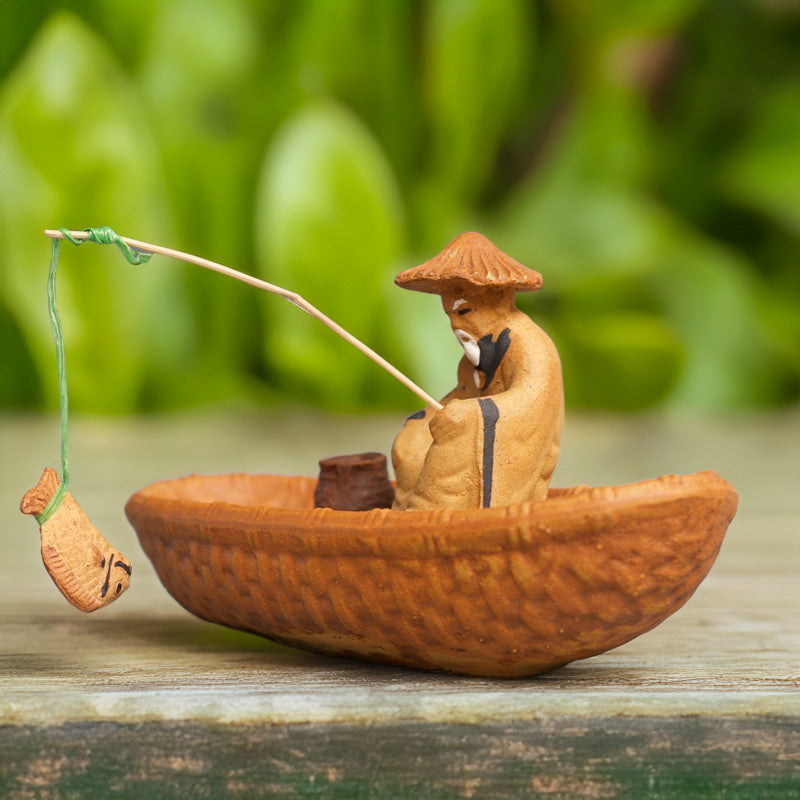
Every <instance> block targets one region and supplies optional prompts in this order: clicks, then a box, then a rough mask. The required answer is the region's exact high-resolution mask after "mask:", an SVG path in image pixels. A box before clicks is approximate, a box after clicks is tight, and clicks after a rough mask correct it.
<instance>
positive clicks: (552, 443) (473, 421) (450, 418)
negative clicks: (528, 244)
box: [392, 309, 564, 510]
mask: <svg viewBox="0 0 800 800" xmlns="http://www.w3.org/2000/svg"><path fill="white" fill-rule="evenodd" d="M501 325H502V326H503V327H502V328H501V329H499V330H496V331H494V332H493V334H492V335H491V336H490V337H484V338H485V339H486V338H489V339H490V340H491V341H489V343H488V344H489V346H490V348H491V346H494V347H495V353H496V356H497V357H498V358H499V360H498V358H496V359H495V360H496V361H497V363H492V360H491V358H489V359H488V362H489V365H488V366H486V365H484V364H483V358H482V359H481V365H482V366H486V369H487V371H486V372H484V371H482V370H479V369H477V368H476V367H474V366H473V365H472V363H471V362H470V361H469V360H468V359H467V358H466V356H465V357H464V358H462V359H461V362H460V363H459V366H458V385H457V386H456V388H455V389H453V391H451V392H450V393H449V394H448V395H447V396H446V397H445V398H444V399H443V400H442V403H443V405H444V408H443V409H442V410H441V411H436V410H435V409H433V408H431V407H430V406H429V407H428V408H426V409H425V410H424V412H418V413H417V414H412V416H411V417H409V418H408V420H407V421H406V423H405V425H404V426H403V428H402V430H401V431H400V433H398V435H397V437H396V438H395V440H394V446H393V447H392V463H393V465H394V469H395V475H396V477H397V491H396V496H395V502H394V506H393V508H394V509H396V510H414V509H430V508H462V509H463V508H481V507H484V508H488V507H497V506H507V505H511V504H513V503H522V502H526V501H537V500H543V499H544V498H545V497H546V496H547V489H548V485H549V483H550V477H551V475H552V474H553V470H554V469H555V466H556V461H557V460H558V451H559V445H560V440H561V425H562V421H563V417H564V390H563V383H562V377H561V362H560V360H559V357H558V352H557V351H556V348H555V345H554V344H553V342H552V341H551V340H550V338H549V337H548V336H547V334H546V333H545V332H544V331H543V330H542V329H541V328H540V327H539V326H538V325H536V324H535V323H534V322H533V321H532V320H531V319H530V318H529V317H527V316H526V315H525V314H523V313H522V312H520V311H518V310H516V309H515V310H514V311H513V312H510V313H508V314H506V315H504V317H503V320H502V322H501ZM492 372H493V374H491V373H492Z"/></svg>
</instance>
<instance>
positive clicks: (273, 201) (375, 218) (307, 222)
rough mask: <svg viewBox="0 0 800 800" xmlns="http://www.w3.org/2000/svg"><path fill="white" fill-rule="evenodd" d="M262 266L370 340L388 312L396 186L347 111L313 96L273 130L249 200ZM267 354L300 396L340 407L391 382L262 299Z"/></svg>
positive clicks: (397, 237) (312, 326) (299, 316)
mask: <svg viewBox="0 0 800 800" xmlns="http://www.w3.org/2000/svg"><path fill="white" fill-rule="evenodd" d="M256 219H257V230H256V243H257V251H258V254H259V263H260V267H261V268H260V274H261V275H262V277H264V278H265V279H266V280H268V281H271V282H273V283H277V284H279V285H281V286H283V287H284V288H287V289H291V290H293V291H297V292H299V293H300V294H301V295H303V296H304V297H305V298H306V299H307V300H308V301H309V302H310V303H312V305H315V306H317V307H318V308H319V309H320V310H321V311H322V312H323V313H325V314H327V315H328V316H329V317H331V318H332V319H333V320H335V321H336V322H337V323H339V324H340V325H341V326H342V327H344V328H345V329H347V330H348V331H350V332H351V333H352V334H353V335H355V336H356V337H358V338H360V339H362V341H364V342H366V343H368V344H370V345H372V344H373V343H374V342H375V339H376V337H375V334H376V331H377V330H378V329H379V327H380V324H381V321H382V319H383V318H384V315H385V309H384V308H383V304H382V303H381V300H380V298H381V295H382V291H381V287H382V286H383V284H384V283H385V282H390V281H391V280H392V274H391V271H390V270H391V265H392V263H393V261H394V260H395V259H396V258H397V256H398V254H399V252H400V248H401V247H402V243H403V217H402V210H401V205H400V200H399V197H398V193H397V187H396V184H395V181H394V178H393V176H392V174H391V171H390V170H389V168H388V165H387V163H386V159H385V156H384V154H383V153H382V152H381V150H380V147H379V146H378V144H377V142H376V141H375V140H374V139H373V138H372V136H371V135H370V134H369V132H368V131H367V130H366V129H365V128H364V126H363V125H362V124H361V123H360V122H359V121H358V120H357V119H355V118H354V117H353V116H352V115H350V114H349V113H348V112H347V111H346V110H345V109H343V108H342V107H340V106H337V105H335V104H333V103H330V102H318V103H313V104H311V105H309V106H308V107H306V108H304V109H302V110H301V111H300V112H298V113H297V114H296V115H294V116H293V117H292V118H291V119H289V120H288V121H287V122H286V124H285V125H284V126H283V128H282V129H281V130H280V131H279V133H278V134H277V135H276V137H275V140H274V141H273V143H272V145H271V147H270V149H269V152H268V153H267V156H266V158H265V161H264V166H263V168H262V172H261V177H260V182H259V190H258V198H257V204H256ZM262 309H263V313H264V326H265V341H266V348H267V351H266V359H267V363H268V366H269V371H270V375H271V376H273V375H274V373H275V372H277V375H278V376H279V377H280V378H281V379H283V380H288V381H289V382H291V384H292V385H294V386H296V387H301V390H302V395H301V396H304V399H307V400H308V401H309V402H310V401H312V400H316V401H321V402H325V403H328V404H331V405H336V406H339V407H347V406H353V405H354V404H356V403H357V402H358V401H359V400H362V401H363V399H364V398H365V397H368V396H369V395H370V389H369V386H370V385H371V384H373V383H376V382H380V381H393V379H392V378H389V377H388V376H386V375H385V373H384V372H383V371H382V370H381V369H380V368H379V367H377V366H376V365H375V364H373V363H372V362H371V361H369V360H367V359H366V358H365V356H363V355H361V354H360V353H358V352H357V351H355V350H354V349H353V348H352V347H350V346H349V345H347V344H346V343H345V342H344V341H343V340H341V339H340V338H339V337H338V336H336V335H335V334H334V333H332V332H331V331H329V330H328V329H327V328H325V327H324V326H323V325H322V324H321V323H320V322H318V321H317V320H314V319H312V318H311V317H309V316H307V315H305V314H303V313H302V312H301V311H299V310H298V309H296V308H293V307H292V306H290V305H288V304H287V303H286V302H285V301H283V300H280V299H278V298H276V297H265V299H264V302H263V304H262Z"/></svg>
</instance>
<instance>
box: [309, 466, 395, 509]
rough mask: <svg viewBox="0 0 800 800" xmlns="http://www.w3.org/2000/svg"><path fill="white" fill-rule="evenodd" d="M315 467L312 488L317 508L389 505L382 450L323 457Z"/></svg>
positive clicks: (391, 491) (389, 490) (389, 488)
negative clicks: (314, 484)
mask: <svg viewBox="0 0 800 800" xmlns="http://www.w3.org/2000/svg"><path fill="white" fill-rule="evenodd" d="M319 468H320V471H319V481H318V482H317V488H316V490H315V492H314V505H315V506H316V507H317V508H336V509H338V510H340V511H369V510H370V509H372V508H391V506H392V501H393V500H394V487H393V486H392V484H391V482H390V481H389V473H388V471H387V469H386V456H385V455H383V453H356V454H354V455H346V456H333V457H331V458H323V459H322V461H320V462H319Z"/></svg>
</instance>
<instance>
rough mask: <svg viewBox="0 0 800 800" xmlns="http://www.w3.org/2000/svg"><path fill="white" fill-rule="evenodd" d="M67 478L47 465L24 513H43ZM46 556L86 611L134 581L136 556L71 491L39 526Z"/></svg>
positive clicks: (27, 499)
mask: <svg viewBox="0 0 800 800" xmlns="http://www.w3.org/2000/svg"><path fill="white" fill-rule="evenodd" d="M60 483H61V479H60V478H59V477H58V474H57V473H56V471H55V470H54V469H52V468H51V467H45V470H44V472H43V473H42V477H41V478H40V479H39V483H38V484H36V486H34V487H33V489H31V490H30V491H29V492H28V493H27V494H26V495H25V496H24V497H23V498H22V502H21V503H20V511H22V513H23V514H31V515H33V516H38V515H39V514H41V513H42V512H43V511H44V509H45V508H46V507H47V504H48V503H49V502H50V498H52V496H53V495H54V494H55V492H56V490H57V489H58V487H59V485H60ZM39 530H40V532H41V535H42V561H43V562H44V565H45V567H46V568H47V571H48V572H49V573H50V577H51V578H52V579H53V581H54V583H55V584H56V586H57V587H58V588H59V590H60V591H61V594H63V595H64V597H66V598H67V600H69V602H70V603H72V605H73V606H75V607H76V608H79V609H80V610H81V611H95V610H96V609H98V608H102V607H103V606H107V605H108V604H109V603H111V602H113V601H114V600H116V599H117V597H119V596H120V595H121V594H122V593H123V592H124V591H125V590H126V589H127V588H128V586H129V585H130V581H131V564H130V561H129V560H128V559H127V558H126V557H125V556H124V555H123V554H122V553H120V552H119V550H117V549H116V548H115V547H113V546H112V545H111V544H109V543H108V541H107V540H106V538H105V537H104V536H103V534H101V533H100V531H98V530H97V528H95V527H94V525H92V523H91V522H90V521H89V518H88V517H87V516H86V514H85V513H84V512H83V509H81V507H80V506H79V505H78V504H77V503H76V502H75V498H74V497H73V496H72V495H71V494H70V493H69V492H67V493H66V494H65V495H64V499H63V501H62V503H61V505H60V506H59V508H58V510H57V511H56V513H55V514H53V516H52V517H51V518H50V519H49V520H47V522H45V523H44V525H41V526H40V527H39Z"/></svg>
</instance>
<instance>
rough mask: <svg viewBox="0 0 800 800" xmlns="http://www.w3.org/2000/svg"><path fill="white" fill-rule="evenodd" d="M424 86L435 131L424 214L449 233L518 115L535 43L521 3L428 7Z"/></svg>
mask: <svg viewBox="0 0 800 800" xmlns="http://www.w3.org/2000/svg"><path fill="white" fill-rule="evenodd" d="M426 12H427V17H426V27H425V32H426V35H425V55H424V62H423V63H424V73H423V77H424V81H425V86H424V90H425V99H426V112H427V117H428V119H429V121H430V127H431V150H430V168H429V171H428V174H427V176H426V183H425V186H424V189H423V194H422V196H421V202H423V203H424V206H423V211H424V212H425V213H426V214H427V215H429V216H430V217H431V218H432V219H433V220H434V221H435V223H436V224H438V225H442V224H443V225H444V226H447V225H448V224H449V223H450V221H451V219H452V218H453V217H454V216H457V214H458V213H459V210H460V209H461V208H463V207H464V206H466V205H467V204H468V203H470V202H471V201H473V200H474V198H475V196H476V194H477V192H478V190H479V188H480V187H481V185H482V184H483V182H484V181H485V179H486V176H487V173H488V171H489V169H490V168H491V166H492V161H493V159H494V158H495V156H496V153H497V146H498V140H499V138H500V135H501V133H502V132H503V130H504V128H505V126H506V125H507V123H508V120H509V118H510V116H511V113H512V111H513V110H514V100H515V98H517V97H518V95H519V91H520V87H521V86H522V83H523V80H524V76H525V72H526V70H528V69H529V68H530V64H529V60H530V55H531V53H530V52H529V51H530V50H531V47H532V44H533V43H532V42H531V41H530V39H529V38H526V35H525V34H526V31H527V30H528V25H529V13H528V10H527V9H526V6H525V5H524V4H523V3H521V2H518V0H440V2H436V3H429V4H428V5H427V6H426Z"/></svg>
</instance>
